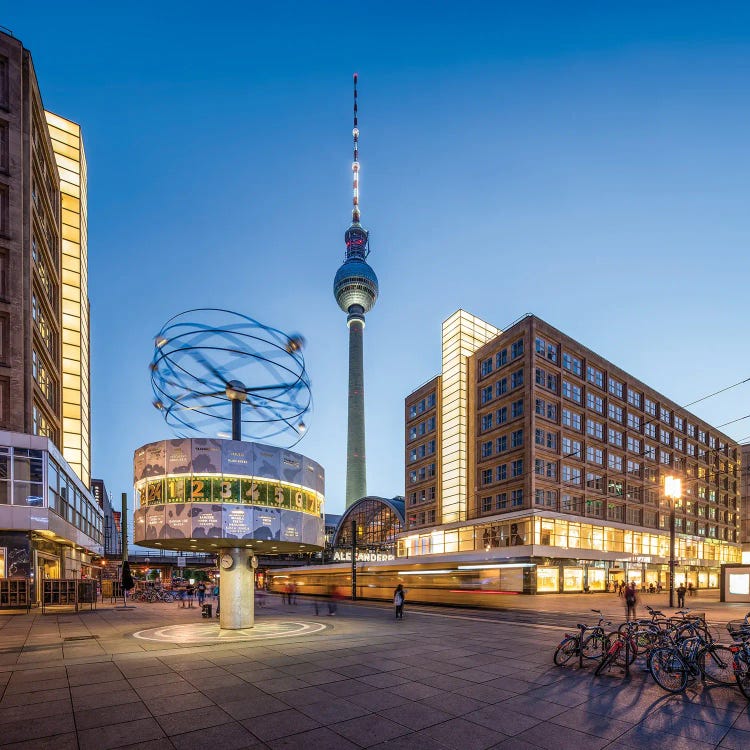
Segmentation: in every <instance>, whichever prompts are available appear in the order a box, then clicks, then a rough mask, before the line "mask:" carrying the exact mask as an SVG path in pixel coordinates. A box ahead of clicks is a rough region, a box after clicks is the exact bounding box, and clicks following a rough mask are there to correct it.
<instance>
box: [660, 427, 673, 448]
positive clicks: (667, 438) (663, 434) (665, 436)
mask: <svg viewBox="0 0 750 750" xmlns="http://www.w3.org/2000/svg"><path fill="white" fill-rule="evenodd" d="M659 439H660V440H661V442H662V443H664V445H669V444H670V443H671V442H672V436H671V434H670V433H669V432H668V431H667V430H659Z"/></svg>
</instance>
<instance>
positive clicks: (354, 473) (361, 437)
mask: <svg viewBox="0 0 750 750" xmlns="http://www.w3.org/2000/svg"><path fill="white" fill-rule="evenodd" d="M348 324H349V415H348V420H349V426H348V430H347V438H346V507H347V508H348V507H349V506H350V505H352V504H353V503H355V502H356V501H357V500H359V499H360V498H362V497H365V496H366V495H367V466H366V462H365V371H364V357H363V351H364V348H363V343H364V342H363V338H364V331H365V318H364V316H363V315H350V316H349V320H348Z"/></svg>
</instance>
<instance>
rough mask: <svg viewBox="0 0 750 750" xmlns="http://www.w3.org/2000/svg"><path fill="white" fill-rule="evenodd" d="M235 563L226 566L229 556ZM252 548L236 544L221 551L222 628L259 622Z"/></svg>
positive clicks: (220, 615)
mask: <svg viewBox="0 0 750 750" xmlns="http://www.w3.org/2000/svg"><path fill="white" fill-rule="evenodd" d="M227 555H228V556H230V557H231V558H232V566H231V567H229V568H226V567H224V565H225V562H224V561H225V560H227V557H226V556H227ZM252 556H253V553H252V550H249V549H247V548H246V547H233V548H231V549H222V550H220V551H219V570H220V571H221V577H220V578H219V627H220V628H221V629H222V630H240V629H241V628H252V627H253V625H254V624H255V571H254V570H253V568H252V567H251V566H250V559H251V558H252Z"/></svg>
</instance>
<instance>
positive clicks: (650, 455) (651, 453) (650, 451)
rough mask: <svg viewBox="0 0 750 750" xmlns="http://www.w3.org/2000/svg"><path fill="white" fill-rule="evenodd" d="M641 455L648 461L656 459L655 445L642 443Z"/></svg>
mask: <svg viewBox="0 0 750 750" xmlns="http://www.w3.org/2000/svg"><path fill="white" fill-rule="evenodd" d="M643 455H644V456H645V457H646V458H647V459H648V460H649V461H656V446H653V445H649V444H648V443H644V444H643Z"/></svg>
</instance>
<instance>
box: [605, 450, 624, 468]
mask: <svg viewBox="0 0 750 750" xmlns="http://www.w3.org/2000/svg"><path fill="white" fill-rule="evenodd" d="M607 466H608V467H609V468H610V469H611V470H612V471H618V472H620V471H622V456H618V455H616V454H615V453H608V454H607Z"/></svg>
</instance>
